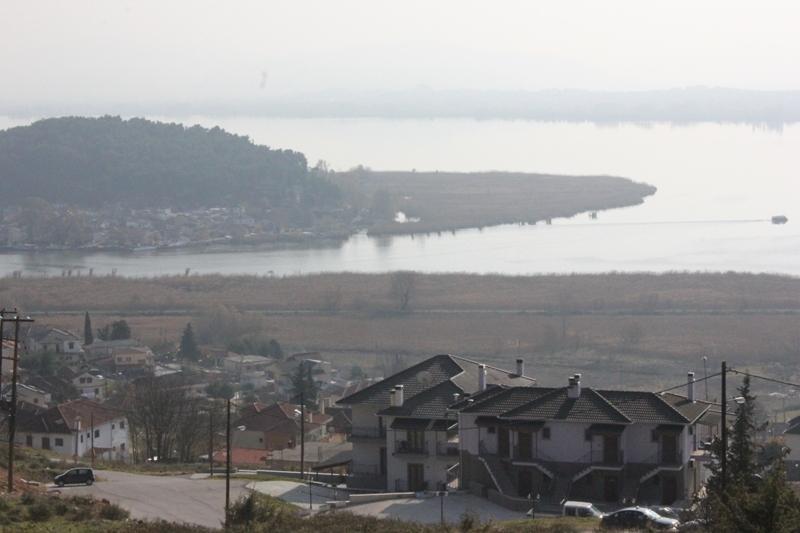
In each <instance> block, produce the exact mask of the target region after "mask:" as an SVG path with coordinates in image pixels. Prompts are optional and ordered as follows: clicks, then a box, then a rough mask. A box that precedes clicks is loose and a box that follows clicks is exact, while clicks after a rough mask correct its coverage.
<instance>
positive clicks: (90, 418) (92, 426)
mask: <svg viewBox="0 0 800 533" xmlns="http://www.w3.org/2000/svg"><path fill="white" fill-rule="evenodd" d="M89 425H90V426H91V428H92V436H91V439H92V468H94V411H92V412H91V413H90V414H89Z"/></svg>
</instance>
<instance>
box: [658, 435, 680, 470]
mask: <svg viewBox="0 0 800 533" xmlns="http://www.w3.org/2000/svg"><path fill="white" fill-rule="evenodd" d="M661 462H662V463H665V464H675V463H677V462H678V439H677V438H676V436H675V435H674V434H672V433H666V434H664V435H662V436H661Z"/></svg>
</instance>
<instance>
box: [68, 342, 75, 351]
mask: <svg viewBox="0 0 800 533" xmlns="http://www.w3.org/2000/svg"><path fill="white" fill-rule="evenodd" d="M73 348H75V343H74V342H72V341H70V342H69V349H70V350H72V349H73Z"/></svg>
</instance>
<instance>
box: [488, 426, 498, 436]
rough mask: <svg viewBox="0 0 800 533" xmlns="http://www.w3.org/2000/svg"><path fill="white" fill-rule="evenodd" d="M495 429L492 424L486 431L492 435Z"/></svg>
mask: <svg viewBox="0 0 800 533" xmlns="http://www.w3.org/2000/svg"><path fill="white" fill-rule="evenodd" d="M496 431H497V430H496V429H495V427H494V426H489V429H488V430H487V432H488V433H489V434H490V435H494V434H495V432H496Z"/></svg>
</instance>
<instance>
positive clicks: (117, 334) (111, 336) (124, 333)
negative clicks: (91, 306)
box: [97, 320, 131, 341]
mask: <svg viewBox="0 0 800 533" xmlns="http://www.w3.org/2000/svg"><path fill="white" fill-rule="evenodd" d="M97 336H98V337H99V338H101V339H102V340H104V341H118V340H125V339H130V338H131V327H130V326H129V325H128V323H127V322H126V321H125V320H116V321H114V322H112V323H111V324H106V325H105V326H103V327H102V328H100V329H98V330H97Z"/></svg>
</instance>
